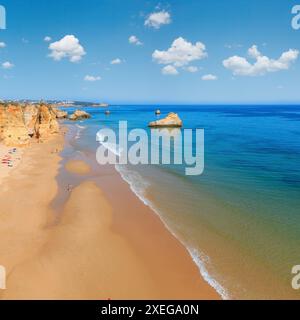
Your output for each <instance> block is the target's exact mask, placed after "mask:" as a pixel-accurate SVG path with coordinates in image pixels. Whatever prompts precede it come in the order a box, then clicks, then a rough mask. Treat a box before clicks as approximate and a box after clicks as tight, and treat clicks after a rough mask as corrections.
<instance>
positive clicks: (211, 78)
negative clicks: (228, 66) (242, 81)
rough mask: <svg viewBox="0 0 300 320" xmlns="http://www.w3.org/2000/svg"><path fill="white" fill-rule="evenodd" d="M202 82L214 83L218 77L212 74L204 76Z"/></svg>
mask: <svg viewBox="0 0 300 320" xmlns="http://www.w3.org/2000/svg"><path fill="white" fill-rule="evenodd" d="M202 80H203V81H214V80H218V77H217V76H215V75H213V74H205V75H204V76H202Z"/></svg>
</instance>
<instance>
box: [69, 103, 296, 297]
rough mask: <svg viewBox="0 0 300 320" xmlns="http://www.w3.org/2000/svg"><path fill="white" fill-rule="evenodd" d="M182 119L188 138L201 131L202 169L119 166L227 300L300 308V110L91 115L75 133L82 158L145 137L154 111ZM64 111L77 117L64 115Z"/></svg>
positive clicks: (149, 109)
mask: <svg viewBox="0 0 300 320" xmlns="http://www.w3.org/2000/svg"><path fill="white" fill-rule="evenodd" d="M157 108H159V109H160V110H161V111H162V114H161V116H160V118H162V117H164V116H166V115H167V114H168V112H171V111H173V112H176V113H178V114H179V116H180V118H181V119H182V120H183V123H184V128H190V129H196V128H200V129H204V130H205V169H204V173H203V174H202V175H200V176H186V175H185V174H184V166H182V165H179V166H178V165H139V166H133V165H118V166H116V168H117V170H118V171H119V172H120V174H121V175H122V177H123V178H124V179H125V180H126V181H127V182H128V183H129V184H130V186H131V188H132V190H133V191H134V192H135V193H136V194H137V195H138V196H139V197H140V199H141V200H142V201H144V202H145V203H146V204H148V205H149V206H151V207H152V208H153V209H154V210H155V212H156V213H157V214H158V215H159V216H160V218H161V219H162V221H163V222H164V224H165V225H166V227H167V228H168V229H169V230H170V231H171V232H172V233H173V234H174V235H175V236H176V237H177V238H178V239H179V240H180V241H181V242H182V243H183V244H184V245H185V246H186V248H187V250H188V251H189V252H190V254H191V257H192V258H193V259H194V261H195V263H196V264H197V266H198V267H199V276H200V273H201V275H202V276H203V277H204V278H205V279H206V281H208V282H209V283H210V284H211V285H212V286H213V287H214V288H215V289H216V290H217V291H218V292H219V293H220V294H221V295H222V297H223V298H258V299H262V298H265V299H267V298H295V299H297V298H300V291H299V292H298V291H295V290H294V289H292V287H291V280H292V277H293V276H292V274H291V269H292V267H293V266H294V265H297V264H300V106H289V105H275V106H271V105H268V106H259V105H256V106H252V105H251V106H245V105H243V106H239V105H234V106H230V105H224V106H203V105H202V106H184V105H181V106H177V105H176V106H175V105H170V106H134V105H119V106H111V107H110V108H109V109H110V111H111V114H110V115H109V116H106V115H105V114H104V109H102V108H93V107H87V108H86V111H87V112H89V113H90V114H91V115H92V118H91V119H90V120H85V121H82V122H80V123H78V124H75V126H76V127H77V129H76V130H77V131H78V132H77V134H76V141H75V142H74V143H75V146H76V148H78V150H83V149H84V150H89V151H90V152H91V153H94V152H96V148H97V147H98V143H97V142H96V133H97V131H98V130H99V129H101V128H103V127H109V128H113V129H114V130H116V132H117V129H118V122H119V121H120V120H126V121H128V128H129V129H134V128H143V129H146V130H148V131H149V130H150V129H149V128H147V125H148V122H149V121H153V120H156V118H157V116H155V114H154V110H155V109H157ZM67 110H68V111H72V109H70V108H67Z"/></svg>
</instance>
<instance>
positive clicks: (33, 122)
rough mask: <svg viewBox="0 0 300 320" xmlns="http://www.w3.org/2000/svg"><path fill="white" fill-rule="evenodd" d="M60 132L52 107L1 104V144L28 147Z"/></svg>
mask: <svg viewBox="0 0 300 320" xmlns="http://www.w3.org/2000/svg"><path fill="white" fill-rule="evenodd" d="M58 132H59V124H58V121H57V116H56V110H55V109H54V108H52V106H51V105H46V104H41V105H21V104H0V143H4V144H5V145H7V146H16V147H17V146H18V147H22V146H28V145H29V144H30V142H31V141H32V139H38V140H39V141H43V140H45V139H47V138H49V137H50V136H51V135H53V134H55V133H58Z"/></svg>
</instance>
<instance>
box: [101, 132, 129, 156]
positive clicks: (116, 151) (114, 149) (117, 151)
mask: <svg viewBox="0 0 300 320" xmlns="http://www.w3.org/2000/svg"><path fill="white" fill-rule="evenodd" d="M96 141H98V142H99V143H100V144H102V145H103V146H104V147H105V148H106V149H107V150H109V151H110V152H112V153H113V154H115V155H116V156H118V157H120V156H121V154H122V152H123V149H122V148H121V147H120V146H119V145H118V144H116V143H110V142H105V136H103V135H102V134H100V133H99V132H98V133H97V135H96Z"/></svg>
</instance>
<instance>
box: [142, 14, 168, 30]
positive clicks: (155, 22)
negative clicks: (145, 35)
mask: <svg viewBox="0 0 300 320" xmlns="http://www.w3.org/2000/svg"><path fill="white" fill-rule="evenodd" d="M170 23H171V15H170V13H169V12H167V11H164V10H163V11H159V12H153V13H151V14H150V15H149V16H148V18H147V19H146V21H145V26H147V27H151V28H154V29H159V28H160V27H161V26H162V25H165V24H170Z"/></svg>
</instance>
